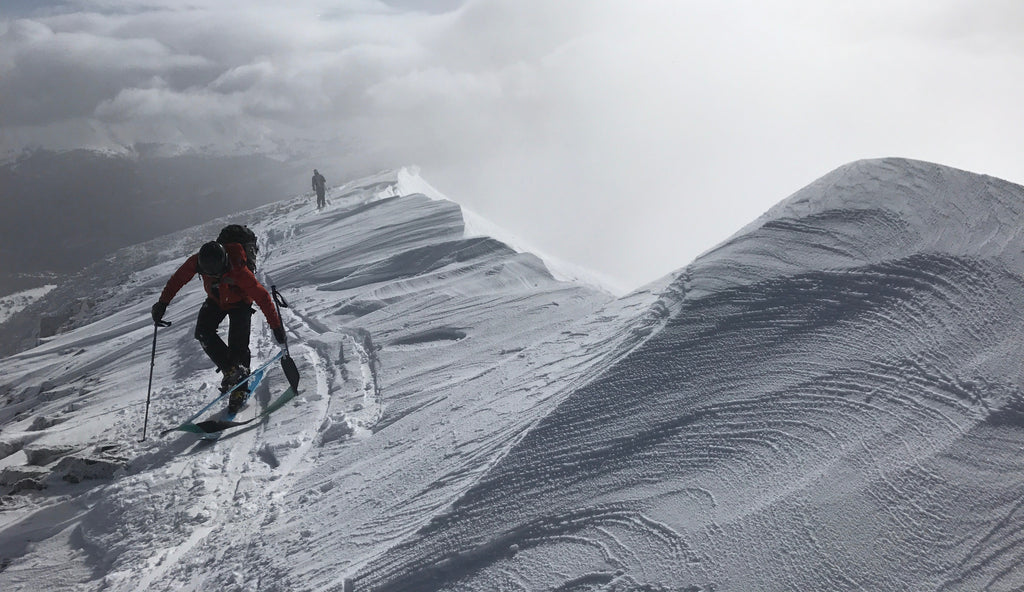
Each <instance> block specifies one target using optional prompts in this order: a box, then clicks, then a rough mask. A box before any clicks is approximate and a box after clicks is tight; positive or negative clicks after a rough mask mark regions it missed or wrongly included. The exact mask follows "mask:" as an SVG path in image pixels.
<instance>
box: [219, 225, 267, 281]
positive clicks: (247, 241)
mask: <svg viewBox="0 0 1024 592" xmlns="http://www.w3.org/2000/svg"><path fill="white" fill-rule="evenodd" d="M217 242H218V243H220V244H222V245H226V244H229V243H238V244H240V245H242V248H243V249H245V265H246V267H248V268H249V269H251V270H252V271H253V273H255V272H256V255H257V254H258V253H259V252H260V247H259V245H257V244H256V233H255V232H253V231H252V229H250V228H249V227H248V226H243V225H241V224H229V225H227V226H225V227H224V228H223V229H222V230H221V231H220V234H218V235H217Z"/></svg>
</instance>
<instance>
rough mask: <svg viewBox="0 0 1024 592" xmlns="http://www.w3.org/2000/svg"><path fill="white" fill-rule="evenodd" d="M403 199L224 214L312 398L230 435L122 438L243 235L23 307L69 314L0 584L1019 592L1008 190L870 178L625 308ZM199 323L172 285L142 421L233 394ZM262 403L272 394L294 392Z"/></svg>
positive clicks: (16, 502)
mask: <svg viewBox="0 0 1024 592" xmlns="http://www.w3.org/2000/svg"><path fill="white" fill-rule="evenodd" d="M402 174H411V173H410V172H409V171H406V172H405V173H402ZM400 176H401V175H400V174H399V173H397V172H396V173H386V174H383V175H380V176H376V177H373V178H368V179H362V180H358V181H356V182H352V183H349V184H346V185H344V186H342V187H339V188H336V189H335V190H333V191H332V192H331V194H330V195H329V196H328V197H329V201H330V205H329V206H328V208H327V209H326V210H325V211H324V212H315V211H314V210H313V204H312V203H311V200H309V199H308V198H296V199H293V200H286V201H284V202H280V203H278V204H272V205H270V206H266V207H265V208H261V209H259V210H256V211H253V212H249V213H246V214H245V215H244V216H241V217H240V218H239V220H231V221H244V222H246V223H249V224H250V225H252V226H253V227H254V228H256V229H257V232H258V233H259V234H260V236H261V246H262V253H263V259H262V261H261V273H263V274H264V275H263V277H264V278H266V279H268V281H269V280H271V279H272V281H274V282H275V283H276V284H277V285H278V286H279V287H280V288H282V290H283V291H284V292H285V294H286V296H287V297H288V299H289V300H290V302H291V304H292V309H290V310H289V311H287V312H286V315H285V322H286V324H287V327H288V329H289V334H290V336H291V344H292V352H293V355H295V357H296V359H297V361H298V362H299V365H300V370H301V372H302V374H303V390H302V393H301V396H300V397H299V399H298V400H297V401H296V403H295V404H294V405H290V406H288V407H286V408H285V409H282V410H281V411H279V412H277V413H275V414H274V415H273V416H271V419H270V421H268V422H266V423H262V424H258V425H256V426H254V427H253V428H252V429H244V430H238V431H236V432H234V433H229V434H228V435H227V436H225V437H224V438H222V439H221V441H219V442H218V443H217V444H216V445H214V446H212V447H211V446H205V447H204V446H197V445H196V444H195V440H194V438H191V437H172V438H168V439H166V440H162V441H153V440H150V441H149V442H147V443H144V444H140V443H138V442H134V441H133V437H134V436H135V435H136V433H137V430H138V427H139V422H140V418H141V417H142V413H143V410H144V405H143V403H144V402H143V392H142V389H141V387H140V385H142V384H144V383H145V377H146V373H147V371H148V363H149V347H150V343H151V341H150V340H151V339H152V336H153V327H152V324H151V322H150V321H149V320H148V316H147V315H148V308H149V306H150V305H151V303H152V301H153V299H154V298H155V295H156V294H157V293H158V291H159V289H160V287H161V286H162V285H163V282H164V281H166V278H167V277H168V276H169V275H170V273H171V272H172V271H173V269H174V267H175V266H176V264H177V262H178V261H180V259H181V258H183V257H184V256H185V255H186V254H188V253H189V252H191V251H193V250H194V249H195V248H196V246H198V244H201V242H202V241H203V240H206V237H208V236H210V234H211V233H215V231H216V229H217V228H218V227H219V226H220V225H222V224H223V223H225V222H226V221H225V220H220V221H214V222H211V223H210V224H209V225H205V226H203V227H198V228H196V229H193V230H191V231H189V232H186V233H181V234H179V235H174V236H170V237H164V238H162V239H159V240H157V241H152V242H150V243H147V244H146V245H142V246H140V247H138V248H136V249H132V250H127V251H125V252H121V253H118V254H117V255H115V256H114V257H112V258H111V259H110V260H109V261H107V262H106V265H105V266H99V267H96V268H95V269H93V270H92V271H91V272H90V273H92V274H93V276H92V277H91V279H92V280H95V281H91V283H89V282H84V281H83V282H79V283H78V284H76V285H77V286H79V288H78V289H79V291H78V292H76V291H75V289H74V288H73V287H68V286H61V287H59V288H57V289H55V290H54V291H52V292H51V293H50V294H48V295H47V296H46V297H44V298H43V299H41V300H40V301H39V302H38V303H36V304H34V305H32V306H31V307H29V309H27V310H26V312H28V311H29V310H32V309H33V307H42V308H35V310H44V309H45V306H46V302H47V301H49V302H50V304H53V303H56V302H61V301H70V302H77V303H78V304H77V305H75V306H73V307H71V308H70V309H69V310H70V312H68V314H67V315H66V316H65V317H62V318H63V321H64V322H63V324H62V325H61V326H60V327H59V329H60V331H58V332H56V333H55V334H54V335H52V336H51V337H49V338H47V339H46V340H45V342H44V343H43V344H41V345H39V346H38V347H34V348H32V349H29V350H26V351H24V352H22V353H20V354H18V355H15V356H10V357H8V358H5V359H3V360H0V396H2V397H3V399H0V400H2V401H4V402H5V403H6V404H5V405H4V406H3V407H0V454H2V455H3V460H2V461H0V465H2V466H3V467H5V468H4V469H3V471H2V472H0V487H2V488H3V491H2V493H5V494H7V495H6V496H5V497H0V503H3V504H4V505H3V508H4V510H5V511H4V512H0V566H3V567H0V588H2V589H3V590H32V589H36V588H37V587H38V586H39V585H40V584H41V583H42V584H45V585H48V586H50V587H64V588H68V587H72V588H74V587H77V588H79V589H83V590H100V589H104V590H143V589H145V590H208V589H225V588H226V589H246V590H250V589H251V590H273V591H278V590H344V591H364V590H367V591H388V592H396V591H424V592H426V591H434V590H463V591H481V592H483V591H493V590H538V591H539V590H574V591H575V590H581V591H582V590H588V591H595V592H596V591H612V590H615V591H618V590H712V589H717V590H755V589H756V590H817V589H868V590H903V589H935V590H980V589H1012V588H1013V587H1014V586H1017V585H1018V584H1019V582H1020V581H1024V571H1022V568H1021V567H1020V566H1021V565H1024V562H1022V559H1024V546H1022V545H1020V543H1019V541H1018V539H1019V536H1018V533H1019V532H1020V530H1021V528H1022V527H1024V522H1022V520H1024V519H1022V518H1021V517H1020V515H1019V511H1018V510H1019V500H1020V498H1021V496H1022V495H1024V456H1022V455H1021V454H1020V450H1024V391H1022V389H1021V387H1020V384H1021V380H1022V376H1021V373H1022V370H1021V368H1022V367H1021V363H1020V360H1021V359H1024V346H1022V345H1021V344H1022V343H1024V322H1022V320H1021V317H1020V314H1019V311H1020V310H1021V309H1022V306H1024V282H1022V280H1021V276H1022V275H1024V261H1022V260H1021V254H1020V251H1021V248H1022V245H1021V236H1020V227H1021V224H1022V223H1024V220H1022V215H1021V214H1022V212H1021V208H1022V204H1024V188H1020V187H1017V186H1014V185H1011V184H1008V183H1004V182H1001V181H998V180H994V179H990V178H987V177H981V176H978V175H972V174H970V173H966V172H963V171H956V170H953V169H948V168H945V167H939V166H937V165H930V164H927V163H919V162H914V161H905V160H899V159H885V160H877V161H863V162H859V163H854V164H852V165H849V166H847V167H843V168H841V169H839V170H838V171H836V172H834V173H832V174H830V175H827V176H826V177H823V178H822V179H821V180H819V181H817V182H815V183H813V184H812V185H810V186H808V187H807V188H805V189H804V190H801V191H800V192H798V193H797V194H795V195H794V196H793V197H791V198H789V199H788V200H786V201H784V202H783V203H782V204H780V205H779V206H778V207H776V208H774V209H773V210H772V211H771V212H769V213H768V214H766V215H765V216H764V217H762V218H761V219H759V220H758V221H755V222H754V223H752V224H751V225H749V226H748V227H747V228H745V229H744V230H743V231H741V232H740V233H738V234H737V235H735V236H734V237H732V238H731V239H730V240H728V241H726V242H725V243H723V244H722V245H719V246H718V247H716V248H714V249H712V250H710V251H709V252H707V253H705V254H704V255H703V256H702V257H700V258H698V259H697V260H696V261H694V262H693V263H691V264H690V265H688V266H686V267H684V268H681V269H680V270H679V271H678V272H676V273H674V274H671V275H670V276H667V277H665V278H663V279H662V280H660V281H658V282H655V283H652V284H651V285H649V286H647V287H645V288H643V289H641V290H637V291H636V292H634V293H632V294H629V295H627V296H625V297H623V298H619V299H611V298H610V297H609V296H608V295H607V294H605V293H603V292H601V291H598V290H594V289H592V288H589V287H587V286H585V285H582V284H579V283H570V282H561V281H557V280H556V279H555V278H553V277H552V275H551V274H550V273H549V272H548V270H547V268H546V267H545V265H544V264H543V263H542V261H541V260H540V259H539V258H537V257H535V256H533V255H529V254H524V253H520V252H517V251H516V250H515V249H513V248H510V247H509V245H507V244H506V243H504V242H503V241H500V240H495V238H494V237H489V236H474V235H473V233H472V232H469V233H467V222H466V216H465V213H464V212H463V210H462V209H461V208H459V206H458V205H456V204H454V203H453V202H451V201H448V200H444V199H438V198H437V197H438V196H436V195H433V196H432V195H429V194H428V193H424V191H426V192H429V191H430V190H429V189H426V188H424V187H422V186H420V187H417V188H413V187H412V186H411V185H409V184H405V185H403V184H402V183H409V182H410V180H409V179H406V180H405V181H402V182H400V181H399V178H400ZM407 192H411V193H407ZM86 285H95V286H97V289H96V290H95V291H94V292H90V293H88V294H85V293H83V291H82V289H81V287H82V286H86ZM201 300H202V295H201V294H200V293H199V291H198V289H197V287H196V286H194V285H193V286H191V290H186V291H184V292H183V293H182V294H181V295H179V297H178V299H176V300H175V302H174V303H173V304H172V306H171V308H170V310H169V318H170V319H171V320H172V321H174V323H175V324H174V325H173V326H172V327H171V328H169V329H166V330H161V332H160V333H159V334H158V337H159V341H158V345H157V357H156V360H157V364H156V366H155V368H154V371H155V377H154V384H155V385H156V388H155V390H154V399H153V405H152V410H151V420H150V421H151V425H152V426H154V427H155V428H160V427H166V426H168V425H173V422H174V421H175V420H176V419H180V418H181V417H182V415H183V414H185V413H186V412H187V411H188V410H191V409H194V408H195V406H197V405H199V404H201V403H202V402H203V401H205V400H208V399H209V398H210V397H211V395H212V391H213V390H214V388H213V383H214V381H215V380H216V376H215V375H211V371H210V368H209V363H208V362H207V361H206V359H205V357H204V356H203V355H202V354H201V353H200V352H199V350H198V347H197V345H196V343H195V342H194V340H193V339H192V337H191V331H192V322H193V321H192V318H193V317H192V315H193V314H194V311H195V310H196V308H197V307H198V305H199V303H200V302H201ZM19 316H24V314H22V315H19ZM256 319H257V322H256V323H255V325H256V326H255V327H254V331H253V350H254V354H255V356H256V357H257V358H259V359H265V358H266V357H268V356H269V355H270V354H272V353H273V352H274V351H275V349H276V348H275V346H274V344H273V342H272V340H271V339H270V337H269V335H268V334H267V332H266V330H265V327H263V325H262V322H261V321H259V314H258V313H257V317H256ZM16 320H17V318H16V319H13V320H12V322H14V321H16ZM11 325H12V323H8V326H11ZM266 384H267V386H266V387H261V389H260V390H259V391H258V392H257V393H256V394H255V395H256V396H255V399H256V403H255V406H256V407H258V406H259V405H265V404H266V403H267V402H268V401H270V400H271V399H272V397H273V396H275V395H276V394H277V393H278V391H279V390H280V389H281V388H282V387H283V378H282V377H281V376H279V375H272V376H270V377H269V379H268V381H267V383H266ZM29 540H30V541H31V543H28V542H26V541H29Z"/></svg>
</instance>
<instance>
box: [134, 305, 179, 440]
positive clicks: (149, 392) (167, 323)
mask: <svg viewBox="0 0 1024 592" xmlns="http://www.w3.org/2000/svg"><path fill="white" fill-rule="evenodd" d="M170 326H171V323H170V321H157V322H155V323H153V353H152V354H150V356H149V388H147V389H146V419H145V420H144V421H143V422H142V439H141V440H139V442H145V441H146V428H147V427H148V426H149V401H150V398H151V397H152V395H153V367H154V366H156V332H157V330H159V329H160V327H170Z"/></svg>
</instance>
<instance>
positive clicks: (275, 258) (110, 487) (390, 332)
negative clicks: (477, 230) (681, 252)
mask: <svg viewBox="0 0 1024 592" xmlns="http://www.w3.org/2000/svg"><path fill="white" fill-rule="evenodd" d="M410 185H411V186H416V187H422V188H424V189H427V190H429V186H428V185H426V184H425V183H423V182H422V181H419V180H417V179H416V178H415V177H414V176H411V175H410V174H409V173H408V172H406V171H401V172H399V173H398V174H397V175H396V174H395V173H391V174H382V175H378V176H375V177H372V178H368V179H365V180H362V181H356V182H352V183H349V184H346V185H345V186H343V187H341V188H335V189H333V190H332V191H331V192H329V194H328V199H329V200H330V205H329V206H328V208H326V209H325V210H324V211H322V212H317V211H315V210H314V208H313V204H312V203H311V202H310V200H309V199H307V198H305V197H303V198H297V199H293V200H287V201H284V202H280V203H277V204H271V205H269V206H266V207H264V208H260V209H259V210H255V211H253V212H248V213H245V214H243V215H240V216H239V217H237V218H233V219H231V220H230V221H232V222H234V221H240V222H244V223H248V224H249V225H251V226H252V227H253V228H254V229H255V230H256V232H257V234H258V235H259V237H260V247H261V257H260V260H259V270H260V275H263V274H265V275H264V278H265V279H266V280H267V283H268V284H269V283H271V282H273V283H275V284H276V285H277V286H278V287H279V288H280V289H281V291H282V292H283V293H284V294H285V295H286V297H287V299H288V300H289V301H290V304H291V308H289V309H287V310H286V311H285V316H284V318H285V322H286V326H287V329H288V332H289V334H290V336H291V339H290V341H291V352H292V355H293V356H294V357H295V358H296V361H297V362H298V365H299V369H300V372H301V374H302V382H301V391H300V395H299V397H298V398H297V399H296V403H295V404H294V405H289V406H287V407H286V408H284V409H282V410H280V411H278V412H276V413H275V414H274V415H273V416H271V419H270V420H269V421H267V422H264V423H258V424H254V425H253V426H251V427H248V428H244V429H238V430H235V431H234V432H230V433H228V434H226V435H225V436H224V437H222V438H221V439H220V440H219V441H218V442H217V444H216V445H215V446H214V447H212V448H211V447H209V446H202V445H199V444H197V443H196V438H195V437H194V436H192V435H187V434H186V435H180V436H169V437H168V438H166V439H165V440H155V439H154V436H153V433H154V432H155V431H159V430H162V429H165V428H167V427H171V426H173V425H175V424H176V423H177V422H180V421H181V420H182V419H184V418H185V417H187V415H188V414H189V413H191V412H192V411H193V410H195V409H197V408H198V407H199V406H200V405H201V404H202V403H204V402H206V401H208V400H210V399H211V398H212V397H213V396H214V393H215V388H214V385H215V384H216V382H217V381H218V380H219V376H218V375H216V374H214V373H213V371H212V368H211V365H210V363H209V362H208V361H207V360H206V358H205V356H204V355H203V354H202V352H201V351H200V349H199V347H198V344H197V343H196V342H195V340H194V339H193V337H192V328H193V327H192V326H193V322H194V321H193V319H194V314H195V311H196V310H197V309H198V307H199V305H200V303H201V302H202V299H203V295H202V293H201V290H200V289H199V288H198V282H193V284H190V286H188V287H186V289H184V290H183V291H182V292H181V293H180V294H179V295H178V296H177V298H175V300H174V302H173V303H172V304H171V306H170V308H169V310H168V317H167V318H169V319H170V320H171V321H172V322H173V325H172V326H171V328H169V329H165V330H161V331H160V332H159V333H158V337H159V341H158V345H157V357H156V362H157V363H156V366H155V367H154V392H153V398H152V405H151V410H150V418H149V422H150V423H149V426H150V438H149V440H148V441H147V442H145V443H139V442H138V441H137V439H138V437H139V432H140V430H141V427H142V421H143V412H144V400H145V386H146V378H147V371H148V362H149V353H150V351H149V346H150V343H151V341H150V340H151V338H152V335H153V325H152V321H151V320H150V319H149V307H150V306H151V304H152V303H153V302H155V300H156V297H157V294H158V293H159V291H160V289H161V288H162V287H163V284H164V282H165V281H166V279H167V278H168V277H169V276H170V274H171V273H172V272H173V271H174V269H175V268H176V266H177V265H178V264H179V263H180V261H181V260H183V259H184V258H185V257H186V256H187V255H188V254H189V253H191V252H194V251H195V249H196V248H197V247H198V246H199V245H201V244H202V243H203V242H205V241H206V240H209V237H211V236H215V235H216V232H217V230H218V229H219V227H220V226H222V225H224V224H226V223H227V222H228V221H229V220H227V219H223V220H218V221H213V222H211V223H210V224H207V225H204V226H203V227H198V228H196V229H193V230H191V231H188V232H185V233H181V234H179V235H173V236H171V237H164V238H162V239H158V240H155V241H151V242H150V243H146V244H144V245H140V246H138V247H136V248H133V249H129V250H126V251H124V252H119V253H118V254H115V255H114V256H112V257H111V258H108V260H107V261H106V262H104V263H105V264H103V265H96V266H93V267H92V268H90V269H88V270H86V271H85V272H83V274H82V275H81V276H80V277H79V278H76V280H77V281H76V282H74V283H75V284H76V285H65V286H61V287H58V288H57V289H55V290H53V291H52V292H51V293H50V294H49V295H47V297H44V298H43V299H42V300H41V301H40V302H39V303H37V305H36V310H38V311H49V310H53V311H62V310H65V309H66V306H65V305H64V304H63V302H62V301H68V300H76V301H86V300H88V301H89V302H90V304H89V305H88V306H79V307H77V308H74V309H73V310H70V311H68V312H65V313H60V315H59V316H61V319H62V320H61V322H60V323H59V327H57V334H56V335H54V336H53V337H51V338H48V339H46V340H45V342H43V343H42V344H40V345H38V346H36V347H33V348H31V349H28V350H26V351H23V352H21V353H19V354H16V355H13V356H10V357H8V358H5V359H4V360H3V361H2V362H0V364H2V366H0V376H2V379H0V389H2V391H0V392H2V393H3V394H4V395H5V401H6V405H5V406H3V407H2V408H0V453H2V454H3V458H2V461H0V488H2V489H0V493H5V494H8V496H7V497H5V498H0V499H3V502H0V503H2V504H3V506H4V510H6V511H5V512H4V513H0V589H3V590H5V591H7V590H35V589H39V587H40V586H41V585H42V586H43V587H46V588H52V589H61V588H76V587H77V588H81V589H85V590H92V589H96V590H99V589H104V590H181V589H191V590H209V589H260V590H302V589H322V588H325V587H331V586H335V585H341V584H340V583H341V582H342V581H343V580H344V578H345V577H346V574H347V573H348V572H349V571H350V570H351V568H352V566H353V565H356V564H358V563H360V562H363V561H366V558H367V557H370V556H374V555H376V554H379V553H380V552H381V551H382V550H383V549H386V548H387V547H388V546H390V545H393V544H395V543H396V542H397V541H398V540H400V539H401V537H403V536H405V535H406V534H408V533H410V532H413V531H414V530H415V529H416V528H419V527H420V526H422V525H423V524H425V523H426V522H427V521H428V520H429V519H430V517H431V516H432V515H433V514H435V513H436V512H437V511H439V510H440V509H442V508H443V507H444V506H445V505H447V504H448V503H450V501H451V500H452V499H455V498H456V497H457V496H458V495H459V494H460V493H461V492H463V491H465V489H466V488H467V487H468V486H469V485H470V484H471V483H472V481H473V479H474V478H475V476H476V475H478V474H479V473H481V472H482V471H484V470H485V469H486V467H487V466H489V465H490V464H492V463H493V462H494V461H495V460H496V458H497V457H498V456H500V454H501V453H502V452H503V450H504V449H505V448H506V447H507V446H508V443H509V442H510V441H511V440H512V439H514V438H515V437H516V436H517V435H518V434H520V433H522V431H523V430H524V429H525V426H526V425H528V424H529V423H530V422H531V421H535V420H536V418H538V417H541V416H542V415H543V409H544V405H546V404H548V402H549V398H550V397H551V394H552V392H553V391H555V390H556V389H557V388H558V386H557V385H548V386H545V387H542V388H536V389H534V388H529V389H528V388H526V387H525V386H523V385H522V384H520V378H521V377H528V378H526V380H534V381H536V382H543V381H544V378H543V376H544V375H541V376H539V377H538V376H534V374H533V372H534V369H535V364H536V360H535V359H529V360H528V359H527V358H526V357H524V355H523V354H524V352H526V351H528V350H529V349H530V348H534V347H537V348H540V349H541V350H544V348H547V350H545V351H558V352H559V355H565V356H571V355H573V354H572V352H573V350H574V349H576V348H578V347H579V345H578V344H576V343H566V342H567V341H578V340H576V339H575V338H570V337H566V336H565V335H564V333H565V331H566V329H567V327H569V326H573V325H575V324H576V322H577V321H578V320H579V319H580V318H582V317H585V316H586V315H588V314H590V313H591V312H593V311H594V310H596V309H598V308H599V307H600V306H602V305H603V304H605V303H607V302H608V300H609V297H608V296H607V295H606V294H604V293H602V292H598V291H596V290H593V289H591V288H587V287H583V286H577V285H573V284H569V283H565V282H559V281H556V280H554V279H553V278H552V277H551V274H550V273H548V271H547V270H546V268H545V266H544V264H543V263H542V262H541V261H540V260H539V259H537V258H536V257H534V256H532V255H528V254H523V253H518V252H516V251H514V250H512V249H511V248H509V247H507V246H505V245H504V244H502V243H500V242H498V241H495V240H493V239H489V238H486V237H479V236H476V237H468V236H467V235H466V230H465V225H464V222H463V219H462V214H461V210H460V208H459V206H458V205H456V204H454V203H452V202H450V201H446V200H437V199H431V198H428V197H426V196H424V195H420V194H408V193H405V187H408V186H410ZM83 284H85V285H84V286H83ZM86 286H94V287H95V288H96V290H95V292H89V291H88V290H87V289H86ZM640 298H641V300H642V299H643V296H641V297H640ZM615 306H616V307H619V306H627V307H628V306H637V304H636V299H634V300H633V301H627V302H625V303H623V304H621V305H620V304H616V305H615ZM26 313H31V311H29V310H27V311H25V312H23V313H21V314H22V315H23V316H24V315H25V314H26ZM260 316H261V315H260V314H259V313H257V316H256V317H255V319H256V322H255V323H254V330H253V339H252V348H253V354H254V359H257V360H259V359H265V358H267V357H269V356H270V355H272V354H273V352H274V351H275V349H276V348H275V346H274V344H273V342H272V340H271V339H270V337H269V334H268V333H267V331H266V329H265V326H264V325H263V324H262V320H261V319H260ZM37 318H38V317H37ZM22 322H23V323H24V322H25V321H22ZM620 325H621V324H620ZM620 325H614V326H620ZM599 335H601V333H600V332H595V340H596V339H599ZM26 336H28V337H31V332H24V333H23V332H19V333H18V334H17V335H12V337H11V338H12V339H13V340H18V341H23V340H25V339H26ZM545 344H547V345H545ZM589 347H590V348H591V349H590V350H587V351H589V352H592V353H590V354H578V355H580V356H581V357H582V358H583V359H582V361H579V362H576V363H575V366H574V365H573V364H570V367H580V366H583V367H585V366H587V365H593V364H595V363H596V360H597V359H599V358H600V356H601V355H603V354H602V352H601V351H600V349H599V348H597V347H596V346H594V345H593V344H591V345H590V346H589ZM581 349H583V350H586V346H585V347H584V348H581ZM587 355H591V356H592V357H586V356H587ZM551 358H552V356H551V355H550V354H549V355H548V356H547V359H551ZM559 366H561V364H559ZM562 372H563V373H564V372H565V371H564V370H563V371H562ZM558 373H559V371H558V370H557V369H554V370H552V371H551V373H550V374H551V375H557V374H558ZM264 385H266V386H263V385H261V387H260V388H259V389H258V390H257V391H256V392H255V393H254V403H253V405H251V407H252V406H255V407H257V408H258V407H259V406H265V405H268V404H269V403H270V401H271V400H272V398H273V397H276V396H277V395H278V394H280V392H281V391H282V390H283V388H284V387H283V376H280V375H279V373H272V374H271V375H270V376H269V377H268V379H267V380H266V381H265V382H264ZM251 413H254V411H252V410H250V411H246V412H243V416H244V415H245V414H251ZM26 541H28V542H26ZM213 556H216V559H215V560H211V557H213Z"/></svg>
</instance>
